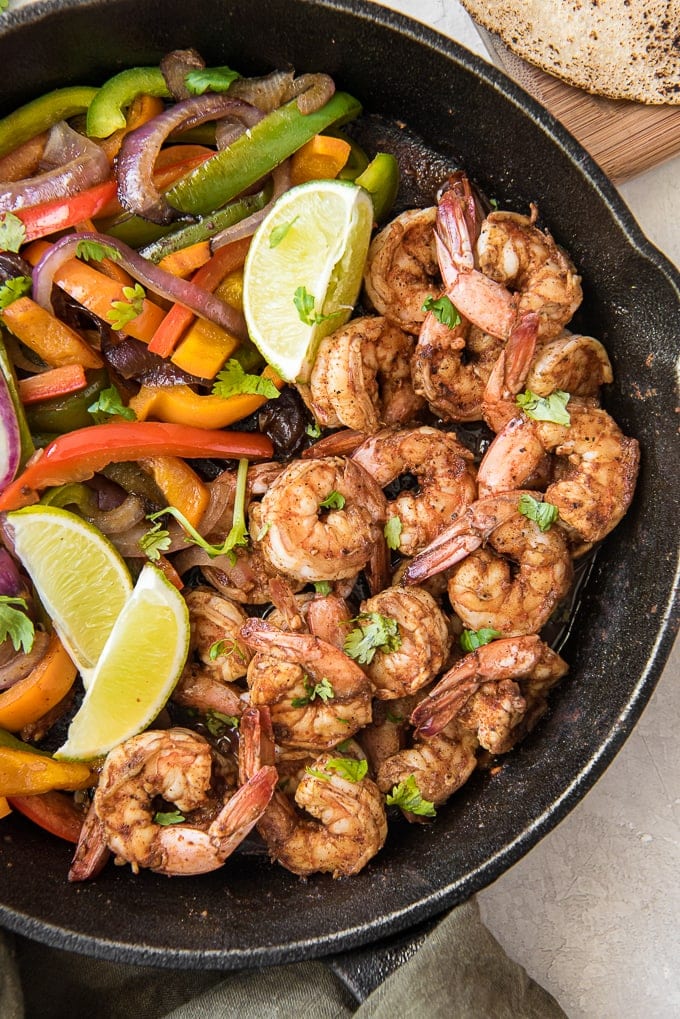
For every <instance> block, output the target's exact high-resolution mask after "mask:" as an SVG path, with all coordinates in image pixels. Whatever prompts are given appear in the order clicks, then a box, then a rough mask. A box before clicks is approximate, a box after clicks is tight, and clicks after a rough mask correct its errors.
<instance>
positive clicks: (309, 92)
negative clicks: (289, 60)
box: [229, 70, 335, 114]
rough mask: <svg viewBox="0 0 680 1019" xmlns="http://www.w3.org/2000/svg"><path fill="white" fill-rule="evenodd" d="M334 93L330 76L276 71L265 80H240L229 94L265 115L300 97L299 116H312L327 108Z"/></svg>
mask: <svg viewBox="0 0 680 1019" xmlns="http://www.w3.org/2000/svg"><path fill="white" fill-rule="evenodd" d="M334 92H335V82H334V81H333V79H332V78H330V77H329V76H328V75H327V74H301V75H300V77H299V78H296V77H295V72H294V71H292V70H288V71H273V72H272V73H271V74H267V75H265V76H264V77H262V78H239V79H238V80H237V81H235V82H234V83H233V84H232V85H231V87H230V89H229V95H231V96H235V97H237V98H239V99H245V101H246V102H247V103H252V105H253V106H257V108H258V110H262V111H263V113H271V112H272V110H276V109H278V107H279V106H281V105H282V104H283V103H287V102H288V101H289V100H290V99H295V97H296V96H297V101H298V109H299V110H300V113H305V114H306V113H313V112H314V111H315V110H319V109H320V108H321V107H322V106H325V105H326V103H327V102H328V100H329V99H330V98H331V97H332V95H333V93H334Z"/></svg>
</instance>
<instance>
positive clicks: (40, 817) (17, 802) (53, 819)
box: [7, 783, 94, 843]
mask: <svg viewBox="0 0 680 1019" xmlns="http://www.w3.org/2000/svg"><path fill="white" fill-rule="evenodd" d="M93 784H94V783H93ZM7 799H8V802H9V804H10V806H11V807H13V808H14V809H15V810H18V811H19V813H20V814H24V816H25V817H27V818H28V819H29V820H30V821H33V823H34V824H39V825H40V827H41V828H44V829H45V831H48V832H50V834H51V835H56V836H57V837H58V838H60V839H64V840H65V841H66V842H73V843H77V842H78V840H79V838H80V830H81V828H82V826H83V820H84V818H85V814H84V813H83V812H82V811H81V810H79V809H78V807H76V805H75V803H74V802H73V797H72V796H69V795H68V793H60V792H59V791H58V790H56V789H55V790H53V791H52V792H49V793H42V794H35V795H33V796H8V797H7Z"/></svg>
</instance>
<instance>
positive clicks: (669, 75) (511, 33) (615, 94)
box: [461, 0, 680, 105]
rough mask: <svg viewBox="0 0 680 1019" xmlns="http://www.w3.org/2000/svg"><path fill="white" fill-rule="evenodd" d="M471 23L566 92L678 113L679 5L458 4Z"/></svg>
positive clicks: (616, 1)
mask: <svg viewBox="0 0 680 1019" xmlns="http://www.w3.org/2000/svg"><path fill="white" fill-rule="evenodd" d="M461 2H462V4H463V6H464V7H465V8H466V9H467V11H468V12H469V13H470V14H471V15H472V17H473V18H474V19H475V21H477V22H479V24H480V25H483V26H484V28H486V29H488V30H489V31H490V32H495V33H496V34H497V35H499V36H500V38H501V39H502V40H503V42H504V43H505V45H506V46H507V47H508V48H509V49H511V50H513V52H515V53H517V54H518V55H519V56H520V57H523V58H524V59H525V60H527V61H529V63H532V64H536V65H537V66H538V67H541V68H542V69H543V70H544V71H548V72H549V73H550V74H554V75H556V76H557V77H558V78H561V79H562V80H563V81H566V82H568V83H569V84H570V85H576V86H577V87H578V88H582V89H585V90H586V91H587V92H594V93H595V94H597V95H604V96H609V97H610V98H612V99H633V100H636V101H638V102H642V103H656V104H662V103H671V104H674V105H680V0H461Z"/></svg>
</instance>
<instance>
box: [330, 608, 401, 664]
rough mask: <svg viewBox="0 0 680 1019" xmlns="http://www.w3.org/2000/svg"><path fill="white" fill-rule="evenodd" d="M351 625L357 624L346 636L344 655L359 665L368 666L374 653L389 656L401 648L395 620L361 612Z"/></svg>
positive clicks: (374, 613) (378, 614) (376, 613)
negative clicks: (377, 652) (379, 652)
mask: <svg viewBox="0 0 680 1019" xmlns="http://www.w3.org/2000/svg"><path fill="white" fill-rule="evenodd" d="M352 622H353V623H358V624H359V625H358V626H356V627H355V628H354V629H353V630H352V631H351V632H350V633H348V634H347V637H346V638H345V643H344V645H343V646H344V649H345V654H347V655H349V657H350V658H353V659H354V660H355V661H357V662H358V663H359V665H370V664H371V662H372V661H373V658H374V657H375V653H376V651H382V652H383V653H384V654H389V653H390V652H391V651H398V650H399V648H400V647H401V637H400V635H399V626H398V624H397V621H396V619H392V618H391V616H382V615H381V614H380V613H379V612H362V613H361V614H360V615H358V616H357V617H356V618H355V619H353V620H352Z"/></svg>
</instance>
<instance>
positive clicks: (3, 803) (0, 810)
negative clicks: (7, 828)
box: [0, 796, 12, 818]
mask: <svg viewBox="0 0 680 1019" xmlns="http://www.w3.org/2000/svg"><path fill="white" fill-rule="evenodd" d="M11 813H12V808H11V806H10V805H9V802H8V801H7V800H6V799H5V797H4V796H0V818H2V817H7V815H8V814H11Z"/></svg>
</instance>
